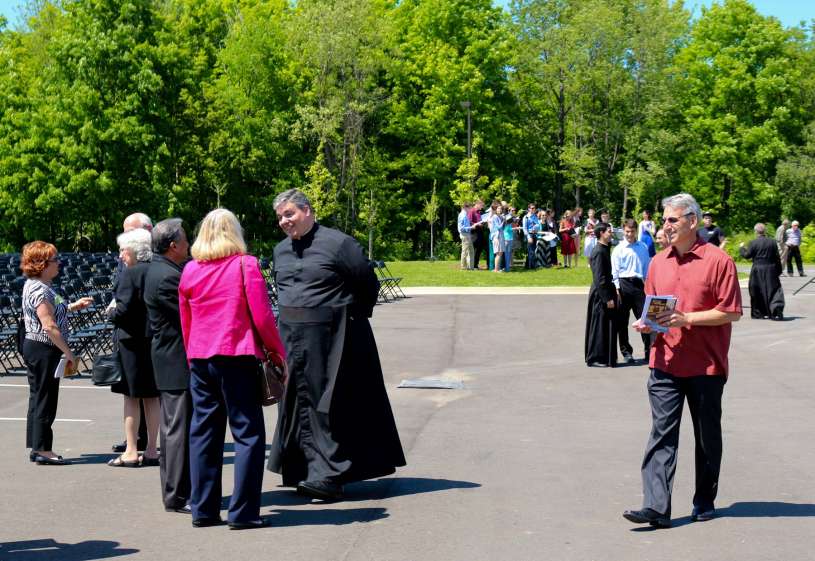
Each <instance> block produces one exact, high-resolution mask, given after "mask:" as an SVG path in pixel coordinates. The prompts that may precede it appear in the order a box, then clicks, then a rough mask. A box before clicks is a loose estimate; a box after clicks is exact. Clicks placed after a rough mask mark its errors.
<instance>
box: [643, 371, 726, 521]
mask: <svg viewBox="0 0 815 561" xmlns="http://www.w3.org/2000/svg"><path fill="white" fill-rule="evenodd" d="M724 384H725V378H724V376H704V375H702V376H692V377H689V378H679V377H676V376H672V375H670V374H668V373H667V372H663V371H661V370H657V369H652V370H651V375H650V377H649V378H648V399H649V401H650V403H651V418H652V421H653V425H652V428H651V435H650V437H649V439H648V446H647V447H646V449H645V458H644V459H643V460H642V486H643V491H644V495H645V498H644V501H643V506H644V507H645V508H652V509H654V510H656V511H657V512H660V513H662V514H665V515H667V516H670V515H671V490H672V489H673V479H674V473H675V472H676V456H677V448H678V446H679V423H680V421H681V420H682V407H683V406H684V401H685V399H687V401H688V409H689V410H690V415H691V420H692V422H693V436H694V438H695V440H696V492H695V493H694V495H693V506H695V507H699V508H700V509H701V510H703V511H704V510H709V509H712V508H713V506H714V504H713V503H714V501H715V499H716V493H717V491H718V487H719V467H720V465H721V461H722V426H721V418H722V391H723V389H724Z"/></svg>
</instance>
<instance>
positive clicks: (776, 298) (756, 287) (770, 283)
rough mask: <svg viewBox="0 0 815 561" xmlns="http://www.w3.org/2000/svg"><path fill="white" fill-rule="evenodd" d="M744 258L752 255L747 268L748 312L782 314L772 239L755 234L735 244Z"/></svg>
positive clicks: (778, 316) (777, 259)
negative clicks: (744, 242) (742, 245)
mask: <svg viewBox="0 0 815 561" xmlns="http://www.w3.org/2000/svg"><path fill="white" fill-rule="evenodd" d="M739 253H741V256H742V257H744V258H745V259H752V260H753V266H752V268H751V269H750V283H749V288H750V316H751V317H753V318H757V319H760V318H764V317H771V318H776V319H781V318H783V317H784V289H783V288H781V280H780V279H779V278H778V277H779V276H780V275H781V271H782V267H781V258H780V257H779V255H778V245H777V244H776V243H775V240H772V239H770V238H768V237H766V236H759V237H757V238H756V239H754V240H753V241H751V242H750V243H749V244H748V245H747V247H741V248H739Z"/></svg>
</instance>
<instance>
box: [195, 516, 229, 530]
mask: <svg viewBox="0 0 815 561" xmlns="http://www.w3.org/2000/svg"><path fill="white" fill-rule="evenodd" d="M223 523H224V521H223V520H221V519H220V518H193V520H192V526H193V528H209V527H210V526H222V525H223Z"/></svg>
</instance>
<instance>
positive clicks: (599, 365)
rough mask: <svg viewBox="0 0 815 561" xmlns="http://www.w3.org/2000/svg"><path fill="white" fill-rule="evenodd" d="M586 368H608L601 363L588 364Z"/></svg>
mask: <svg viewBox="0 0 815 561" xmlns="http://www.w3.org/2000/svg"><path fill="white" fill-rule="evenodd" d="M586 366H588V367H589V368H608V364H603V363H602V362H589V363H587V364H586Z"/></svg>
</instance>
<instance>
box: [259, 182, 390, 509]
mask: <svg viewBox="0 0 815 561" xmlns="http://www.w3.org/2000/svg"><path fill="white" fill-rule="evenodd" d="M274 208H275V212H276V213H277V218H278V222H279V224H280V227H281V229H282V230H283V231H284V232H285V233H286V235H287V236H288V237H287V238H286V239H285V240H283V241H282V242H280V243H279V244H278V245H277V247H275V250H274V280H275V283H276V285H277V297H278V305H279V309H280V318H279V326H278V327H279V329H280V335H281V337H282V338H283V344H284V345H285V347H286V353H287V361H288V367H289V381H288V384H287V386H286V393H285V396H284V398H283V401H282V402H281V403H280V404H279V405H278V411H279V416H278V422H277V428H276V430H275V435H274V442H273V444H272V450H271V452H270V454H269V464H268V469H269V470H270V471H273V472H276V473H279V474H281V475H282V476H283V485H286V486H291V487H295V486H296V487H297V491H298V493H301V494H304V495H306V496H309V497H312V498H316V499H322V500H338V499H341V498H342V494H343V485H344V484H346V483H349V482H352V481H361V480H363V479H371V478H375V477H382V476H385V475H389V474H391V473H393V472H394V471H395V470H396V468H397V467H399V466H404V465H405V456H404V454H403V452H402V445H401V443H400V441H399V434H398V432H397V430H396V423H395V422H394V418H393V412H392V411H391V406H390V402H389V401H388V395H387V393H386V391H385V383H384V380H383V378H382V367H381V366H380V363H379V355H378V353H377V348H376V341H375V340H374V336H373V332H372V331H371V325H370V323H369V322H368V318H369V317H371V314H372V312H373V307H374V304H376V299H377V295H378V293H379V282H378V280H377V278H376V273H375V272H374V270H373V268H372V267H371V265H370V263H369V262H368V260H367V259H366V258H365V255H364V254H363V252H362V248H361V247H360V245H359V244H358V243H357V242H356V240H354V239H353V238H351V237H350V236H347V235H345V234H343V233H342V232H339V231H337V230H333V229H331V228H328V227H326V226H321V225H320V224H318V223H317V222H316V221H315V215H314V211H313V209H312V207H311V203H310V202H309V201H308V199H307V198H306V196H305V195H304V194H303V193H302V192H300V191H298V190H296V189H291V190H288V191H285V192H283V193H281V194H280V195H278V196H277V198H275V201H274Z"/></svg>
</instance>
